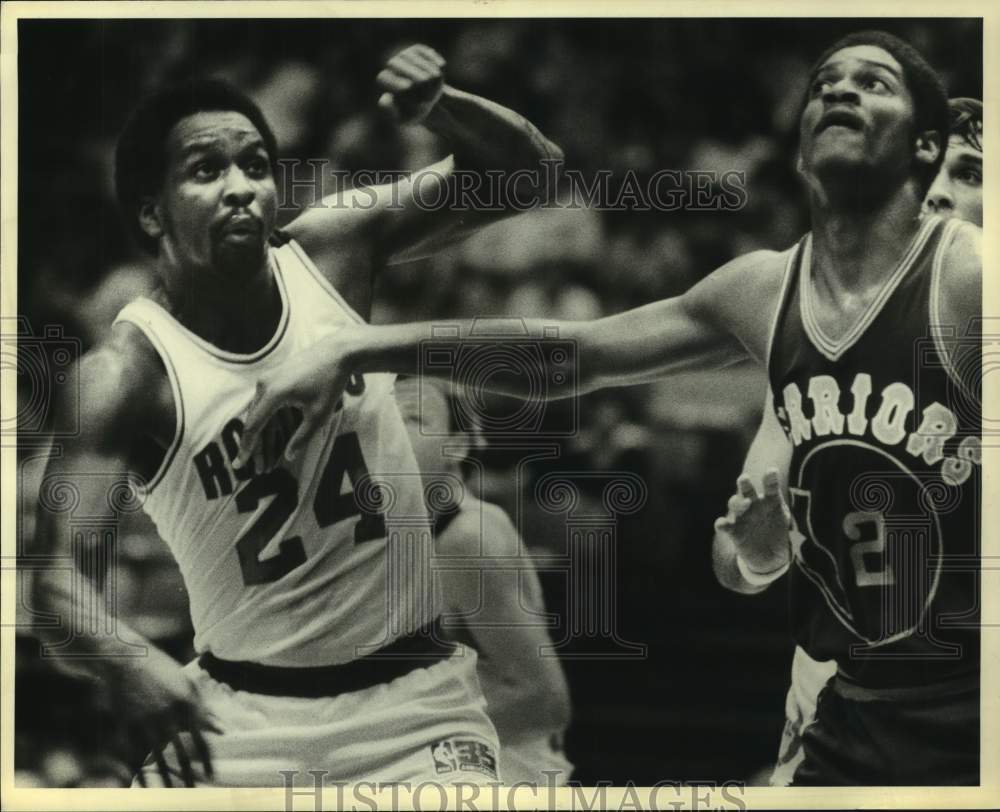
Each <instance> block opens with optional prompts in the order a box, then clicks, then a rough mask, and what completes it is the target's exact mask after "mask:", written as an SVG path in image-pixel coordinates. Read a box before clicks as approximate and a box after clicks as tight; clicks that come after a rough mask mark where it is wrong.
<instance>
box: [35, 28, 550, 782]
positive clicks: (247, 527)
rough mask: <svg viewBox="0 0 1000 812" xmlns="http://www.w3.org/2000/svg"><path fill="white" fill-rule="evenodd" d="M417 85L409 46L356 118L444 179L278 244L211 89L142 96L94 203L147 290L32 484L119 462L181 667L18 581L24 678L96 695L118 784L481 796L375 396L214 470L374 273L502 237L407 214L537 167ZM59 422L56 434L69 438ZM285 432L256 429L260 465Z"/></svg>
mask: <svg viewBox="0 0 1000 812" xmlns="http://www.w3.org/2000/svg"><path fill="white" fill-rule="evenodd" d="M443 66H444V60H443V59H442V58H441V57H440V56H439V55H438V54H437V53H436V52H435V51H433V50H432V49H430V48H428V47H426V46H423V45H415V46H411V47H409V48H407V49H406V50H404V51H402V52H401V53H399V54H398V55H396V56H395V57H393V58H392V59H391V60H390V61H389V62H388V64H387V65H386V67H385V69H384V70H383V71H382V72H381V73H380V74H379V76H378V79H377V84H378V86H379V89H380V91H381V92H382V95H381V97H380V98H379V105H380V106H381V107H382V108H384V110H385V111H386V112H387V113H391V114H394V115H395V116H396V117H397V118H398V119H399V120H402V121H408V122H423V123H424V124H425V125H426V126H427V127H428V128H430V129H431V130H432V131H433V132H435V133H436V134H438V135H439V136H441V137H442V138H443V139H444V141H445V142H446V143H448V144H449V145H450V147H451V149H452V150H453V155H452V156H450V157H449V158H447V159H445V160H444V161H442V162H440V163H439V164H436V165H434V167H432V169H433V170H434V171H433V172H431V173H427V174H424V175H420V174H418V175H417V176H415V177H414V179H413V180H412V181H410V180H403V181H400V182H398V183H396V184H393V185H391V186H386V187H376V188H373V189H371V188H369V189H356V190H352V191H349V192H343V193H339V194H338V195H337V196H336V198H335V199H333V198H331V199H324V201H322V204H321V205H318V206H314V207H311V208H309V209H308V210H306V211H305V212H303V213H302V214H301V216H299V217H298V218H297V219H296V220H294V221H293V222H292V223H290V224H289V226H288V227H287V230H286V231H283V232H277V231H274V224H275V216H276V207H277V195H276V189H275V182H274V175H273V167H274V165H275V161H276V159H277V154H276V145H275V139H274V136H273V134H272V132H271V130H270V127H269V126H268V124H267V122H266V121H265V120H264V118H263V116H262V115H261V113H260V111H259V109H258V108H257V107H256V105H254V104H253V102H252V101H250V100H249V99H248V98H246V97H245V96H243V95H242V94H240V93H239V92H238V91H236V90H234V89H233V88H231V87H229V86H227V85H223V84H220V83H216V82H209V81H200V82H193V83H190V84H187V85H183V86H178V87H173V88H167V89H165V90H163V91H162V92H160V93H158V94H155V95H154V96H152V97H150V98H149V99H147V100H146V101H145V102H144V103H143V104H142V105H141V106H140V107H139V109H138V110H137V111H136V112H135V113H134V115H133V117H132V118H131V120H130V121H129V123H128V124H127V125H126V128H125V130H124V131H123V133H122V136H121V138H120V140H119V144H118V148H117V152H116V186H117V193H118V197H119V202H120V204H121V206H122V209H123V212H124V214H125V216H126V221H127V223H128V225H129V226H130V227H131V228H132V229H133V230H134V231H135V234H136V236H137V237H138V239H139V241H140V243H141V244H142V246H143V247H144V248H145V249H146V250H147V251H148V252H149V253H150V254H151V255H153V256H154V257H155V262H156V267H157V270H158V272H159V275H160V279H161V282H162V286H161V288H160V289H159V290H158V291H157V292H156V294H155V295H154V296H153V297H151V298H148V299H147V298H140V299H138V300H136V301H134V302H133V303H131V304H130V305H128V306H127V307H126V308H125V309H124V310H122V312H121V313H120V315H119V316H118V319H117V320H116V322H115V326H114V329H113V330H112V334H111V338H110V340H109V341H108V342H107V343H105V344H103V345H101V346H99V347H97V348H95V349H94V350H92V351H91V352H89V353H88V354H87V355H86V356H85V357H84V358H83V359H82V360H81V363H80V365H79V368H78V371H77V379H76V382H75V385H76V386H78V387H79V392H80V399H79V402H80V414H79V415H78V418H79V421H80V431H79V433H78V436H76V437H74V438H73V439H72V440H71V441H69V442H66V443H65V444H64V445H63V446H62V448H61V451H60V453H58V454H54V455H53V458H52V460H51V462H50V465H49V467H48V471H47V473H46V479H45V482H46V483H47V487H48V488H49V493H50V495H52V494H57V493H59V492H61V491H59V490H58V488H60V487H61V488H63V489H65V488H66V487H68V488H70V489H75V488H85V487H87V483H88V481H90V475H91V474H93V473H94V472H95V468H96V469H97V470H100V468H99V462H95V461H94V460H95V458H96V459H98V460H100V459H101V457H102V455H106V456H108V457H119V458H124V459H125V460H127V466H126V467H127V469H128V470H127V471H126V472H123V473H124V474H127V475H129V476H131V477H133V478H137V479H138V480H139V482H140V490H141V495H142V497H143V500H144V501H143V507H144V509H145V510H146V511H147V512H148V513H149V515H150V516H151V517H152V518H153V520H154V521H155V523H156V525H157V529H158V531H159V533H160V535H161V536H162V537H163V539H164V540H165V541H166V543H167V544H168V546H169V547H170V548H171V551H172V552H173V554H174V556H175V557H176V558H177V560H178V563H179V565H180V569H181V572H182V574H183V576H184V580H185V584H186V587H187V591H188V593H189V596H190V602H191V612H192V620H193V625H194V629H195V648H196V650H197V652H198V654H199V655H200V656H199V658H198V660H197V661H195V662H193V663H191V664H190V665H189V666H188V667H186V668H181V667H180V666H179V665H178V664H177V663H176V662H175V661H173V660H171V659H170V658H169V657H167V656H166V655H165V654H163V653H162V652H159V651H157V650H156V649H155V648H154V647H152V646H150V645H149V644H148V641H144V640H142V639H141V638H140V637H139V636H138V635H137V634H135V633H134V632H133V631H131V630H130V629H128V628H127V627H126V626H125V624H123V623H120V622H119V623H117V624H116V623H115V622H114V617H113V597H114V596H113V594H109V595H106V596H99V595H97V594H95V592H94V590H93V589H92V588H91V586H90V585H89V584H88V583H87V582H86V581H85V580H83V579H71V578H69V577H68V576H66V574H65V572H64V571H63V570H60V569H57V568H54V569H52V570H46V571H44V572H41V573H39V574H38V577H37V579H36V580H35V582H34V594H35V596H36V601H37V604H36V605H38V606H40V608H41V609H42V610H43V611H46V612H49V613H51V614H52V615H54V616H56V617H58V618H59V619H61V625H60V626H59V627H58V628H52V629H42V630H40V633H41V634H42V635H43V638H44V642H45V643H47V644H48V645H47V646H46V649H45V653H46V654H48V655H51V656H53V657H54V658H55V660H56V662H63V663H68V664H75V665H78V666H79V667H81V668H83V669H84V670H85V671H87V672H88V673H90V674H92V675H94V676H95V677H96V678H98V679H100V680H102V681H104V682H105V683H106V684H107V685H108V686H109V688H110V690H111V692H112V696H113V697H114V701H115V703H116V708H117V710H118V712H119V718H120V719H121V722H122V731H121V733H122V734H123V735H124V736H125V737H126V739H127V748H128V751H129V752H130V753H133V754H134V753H135V752H137V751H140V752H142V753H147V752H150V751H152V755H151V756H150V758H149V759H147V762H146V765H145V767H144V768H143V770H142V771H141V772H140V773H139V776H138V782H139V783H148V782H153V781H156V782H159V783H165V784H167V785H177V784H187V785H193V784H213V783H214V784H216V785H222V786H283V785H287V783H288V782H289V775H290V776H291V780H292V782H293V783H301V782H305V783H306V784H307V785H309V786H312V782H313V776H311V775H308V774H306V772H305V771H306V770H324V771H326V773H325V776H326V779H327V780H362V779H365V780H370V781H378V782H395V781H415V780H421V779H425V778H426V779H431V780H434V781H439V782H443V783H452V782H456V781H457V782H486V781H493V780H496V777H497V775H496V755H497V754H496V736H495V731H494V728H493V726H492V724H491V723H490V721H489V719H488V717H487V716H486V714H485V712H484V705H485V703H484V700H483V698H482V694H481V692H480V689H479V687H478V682H477V680H476V676H475V656H474V654H473V653H471V652H468V653H465V656H462V655H463V652H462V650H461V649H460V648H459V647H456V646H455V645H453V644H451V643H448V642H447V641H445V640H444V639H443V637H442V636H441V635H439V634H437V632H436V627H437V618H438V614H439V607H438V606H436V605H435V603H434V601H433V600H432V590H431V588H430V583H429V580H428V576H429V557H430V535H429V526H428V519H427V514H426V510H425V507H424V500H423V492H422V487H421V482H420V476H419V471H418V469H417V467H416V461H415V459H414V456H413V451H412V448H411V447H410V443H409V440H408V438H407V435H406V429H405V427H404V425H403V422H402V419H401V418H400V415H399V411H398V409H397V408H396V405H395V400H394V398H393V394H392V387H393V378H392V376H387V375H365V376H361V375H358V376H355V377H354V379H353V380H352V382H351V385H350V386H349V387H348V388H347V389H346V390H345V391H344V392H343V393H342V397H340V398H339V399H338V402H337V403H331V404H329V407H328V408H327V409H326V412H325V414H324V415H323V416H322V418H321V422H322V424H323V425H322V428H321V429H320V430H318V431H317V432H316V433H315V434H314V435H313V437H312V439H311V441H310V442H309V444H308V446H307V447H306V448H303V449H302V453H301V454H300V456H299V457H297V458H296V460H295V461H294V462H290V463H289V464H287V465H281V466H277V467H274V466H272V467H269V468H268V470H267V471H264V470H263V468H262V467H260V466H256V465H254V464H246V465H237V464H235V462H234V461H235V458H236V455H237V452H238V451H239V449H240V434H241V431H242V427H243V422H242V418H243V415H244V413H245V410H246V407H247V405H248V403H249V402H250V399H251V397H252V395H253V393H254V387H255V384H256V381H257V380H258V379H259V378H260V377H262V376H267V375H269V374H271V373H273V372H274V371H276V370H278V369H280V368H281V367H282V366H283V365H285V364H287V363H289V361H290V359H291V358H293V357H294V356H295V355H296V354H297V353H300V352H302V351H307V350H308V349H309V348H310V347H311V346H313V345H315V344H316V342H318V341H320V340H321V339H322V338H323V337H324V336H328V335H330V334H331V333H333V332H336V331H337V330H340V329H344V328H345V327H346V326H347V325H360V324H363V323H364V317H365V316H366V315H367V314H368V311H369V306H370V298H371V290H372V284H373V279H374V276H375V274H376V272H377V270H378V268H379V267H381V266H383V265H384V264H385V263H387V262H394V261H399V260H401V259H406V258H410V257H413V256H415V255H419V254H420V253H422V252H427V251H432V250H434V249H435V248H436V247H437V246H440V245H441V244H443V243H445V242H448V241H453V240H455V239H456V238H459V237H461V236H462V235H463V234H466V233H468V232H469V231H470V230H471V229H473V228H474V227H476V226H478V225H480V224H482V223H485V222H489V221H491V220H496V219H498V218H500V217H503V216H507V215H509V214H512V213H514V211H513V209H512V208H511V207H510V206H509V205H508V207H507V208H505V209H504V210H503V211H491V212H485V213H484V212H473V213H470V212H468V211H467V207H466V208H460V207H458V206H452V205H438V206H435V207H434V208H433V209H428V208H426V207H424V206H421V205H418V203H419V200H418V197H417V192H416V191H415V187H416V184H418V183H419V184H420V187H421V188H420V199H422V200H435V201H438V202H439V203H441V202H442V201H443V202H444V203H452V202H454V201H456V200H457V198H456V194H457V189H458V184H457V181H456V174H455V173H456V170H457V169H474V170H481V169H484V168H491V169H500V170H515V169H527V170H536V169H539V170H540V167H539V166H538V161H539V160H540V159H543V158H553V157H558V156H559V154H560V153H559V150H558V148H557V147H555V146H554V145H553V144H551V143H550V142H549V141H547V140H546V139H545V138H544V137H542V136H541V135H540V134H539V132H538V131H537V130H536V129H535V128H534V127H533V126H532V125H531V124H530V123H528V122H527V121H526V120H525V119H524V118H522V117H521V116H519V115H517V114H515V113H513V112H511V111H510V110H507V109H506V108H503V107H500V106H499V105H496V104H494V103H492V102H489V101H487V100H485V99H481V98H479V97H476V96H472V95H469V94H466V93H463V92H461V91H458V90H455V89H453V88H451V87H449V86H447V85H445V84H444V81H443V73H442V69H443ZM529 180H530V178H529ZM534 191H535V192H538V193H540V194H541V193H545V191H546V190H544V189H538V188H536V189H535V190H534ZM517 192H518V193H519V194H520V195H521V197H520V200H521V201H523V200H525V199H527V198H526V195H525V194H524V189H523V188H520V189H518V190H517ZM495 208H496V207H495ZM67 408H68V407H67V406H66V404H58V405H57V415H58V417H57V425H59V424H60V423H59V421H71V420H73V419H74V418H76V417H77V415H75V414H69V413H67ZM310 415H311V413H310ZM297 419H298V416H297V415H295V414H292V413H288V412H286V413H283V414H281V415H280V416H279V417H278V418H277V419H276V420H275V422H274V423H273V424H271V427H272V428H273V429H274V435H273V438H274V439H275V442H276V445H275V446H274V447H269V449H268V452H269V454H271V455H272V458H273V456H274V454H276V453H277V452H278V451H280V446H281V441H282V438H283V437H287V436H288V434H289V432H290V429H291V428H293V427H294V425H295V421H296V420H297ZM53 498H55V497H53ZM53 498H48V499H47V498H46V491H45V487H44V486H43V493H42V499H41V504H42V508H41V510H40V517H39V522H38V530H37V534H36V536H35V538H34V540H33V547H32V548H31V550H30V552H31V553H32V554H34V555H43V556H56V557H61V558H62V559H63V560H70V557H71V556H72V555H73V545H74V541H73V539H72V538H71V532H70V526H69V524H68V513H69V511H61V512H60V511H59V510H57V509H56V507H54V505H55V504H56V503H55V502H54V501H53ZM70 619H73V620H74V621H75V622H76V626H74V627H73V628H72V629H69V630H68V629H67V626H66V623H67V621H69V620H70ZM138 654H141V655H142V656H136V655H138ZM109 738H110V733H109ZM209 750H211V751H212V753H213V756H214V757H213V759H211V760H210V759H209V756H208V751H209ZM196 755H197V756H199V757H200V758H198V759H195V758H194V756H196ZM213 766H214V772H213V771H212V767H213Z"/></svg>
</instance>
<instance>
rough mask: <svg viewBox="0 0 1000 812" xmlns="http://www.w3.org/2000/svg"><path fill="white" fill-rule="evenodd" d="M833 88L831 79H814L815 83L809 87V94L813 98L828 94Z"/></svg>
mask: <svg viewBox="0 0 1000 812" xmlns="http://www.w3.org/2000/svg"><path fill="white" fill-rule="evenodd" d="M831 87H833V82H831V81H830V80H829V79H814V80H813V83H812V84H811V85H810V86H809V93H810V95H812V96H819V95H820V94H822V93H826V91H827V90H829V89H830V88H831Z"/></svg>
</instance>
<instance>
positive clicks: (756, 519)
mask: <svg viewBox="0 0 1000 812" xmlns="http://www.w3.org/2000/svg"><path fill="white" fill-rule="evenodd" d="M948 107H949V110H950V111H951V131H950V134H949V140H948V148H947V151H946V152H945V156H944V163H942V164H941V169H940V171H939V172H938V174H937V177H936V178H935V179H934V183H933V184H932V185H931V188H930V191H929V192H928V193H927V197H926V198H925V200H924V209H925V211H926V212H927V213H929V214H938V215H940V216H942V217H945V218H947V217H957V218H958V219H960V220H965V221H966V222H969V223H975V224H976V225H977V226H979V227H980V228H981V227H982V225H983V142H982V133H983V105H982V102H981V101H979V100H978V99H966V98H955V99H950V100H949V102H948ZM791 457H792V446H791V444H790V443H789V442H788V439H787V438H786V437H785V433H784V431H783V430H782V428H781V426H780V425H779V423H778V420H777V418H776V417H775V414H774V407H773V403H772V398H771V396H770V394H769V395H768V397H767V398H766V401H765V403H764V411H763V416H762V418H761V423H760V427H759V428H758V429H757V434H756V435H755V436H754V439H753V442H752V443H751V445H750V449H749V451H748V452H747V458H746V460H745V461H744V463H743V473H742V475H741V477H740V478H739V480H738V482H737V493H735V494H734V495H733V496H732V497H731V498H730V502H729V505H728V512H727V514H726V516H724V517H721V518H719V519H718V520H717V521H716V523H715V531H716V532H715V538H714V539H713V542H712V564H713V567H714V569H715V573H716V577H717V578H718V579H719V582H720V583H721V584H722V585H723V586H725V587H727V588H728V589H731V590H733V591H735V592H741V593H743V594H748V595H750V594H756V593H759V592H762V591H763V590H765V589H767V587H768V586H769V585H770V583H772V582H773V581H771V580H769V579H767V578H764V579H761V578H753V576H752V575H751V578H752V581H748V580H747V578H746V577H745V576H744V574H743V569H745V567H744V568H741V567H740V566H739V561H740V559H739V556H740V555H741V554H742V555H744V557H745V556H747V555H750V554H751V553H750V550H752V549H754V548H757V549H760V550H764V551H769V550H770V549H771V547H772V546H773V545H775V544H779V545H780V544H781V543H782V539H783V536H784V535H785V532H786V528H787V526H788V523H789V521H790V519H791V515H790V513H789V511H788V507H787V505H786V504H785V502H784V498H783V495H782V494H783V488H784V487H785V485H784V483H786V482H787V481H788V469H789V465H790V464H791ZM757 482H759V483H761V486H762V488H761V492H760V493H761V495H760V496H759V495H758V493H757V489H756V488H755V487H754V483H757ZM764 554H765V555H767V554H768V553H767V552H765V553H764ZM768 563H770V562H768ZM775 580H776V579H775ZM836 673H837V663H836V662H835V661H834V660H824V661H817V660H814V659H813V658H812V657H810V656H809V655H808V654H807V653H806V652H805V650H804V649H803V648H802V647H801V646H796V647H795V653H794V655H793V657H792V679H791V686H790V687H789V689H788V696H787V698H786V700H785V725H784V729H783V730H782V734H781V743H780V746H779V748H778V759H777V762H776V766H775V769H774V772H773V774H772V775H771V778H770V783H771V785H772V786H786V785H788V784H789V783H790V782H791V780H792V776H793V775H794V773H795V769H796V767H797V766H798V764H799V762H800V761H801V759H802V757H803V752H802V731H803V729H804V728H805V727H806V726H807V725H808V724H809V723H810V722H811V720H812V719H813V718H814V717H815V714H816V701H817V698H818V697H819V693H820V691H821V690H822V689H823V686H825V685H826V684H827V683H828V682H829V681H830V679H832V678H833V676H834V674H836Z"/></svg>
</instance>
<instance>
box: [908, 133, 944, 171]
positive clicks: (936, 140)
mask: <svg viewBox="0 0 1000 812" xmlns="http://www.w3.org/2000/svg"><path fill="white" fill-rule="evenodd" d="M941 150H942V146H941V133H939V132H938V131H937V130H927V131H926V132H922V133H920V134H919V135H918V136H917V142H916V145H915V146H914V157H915V158H916V159H917V161H918V162H919V163H922V164H927V165H928V166H930V165H931V164H933V163H934V162H935V161H936V160H937V159H938V156H939V155H940V154H941Z"/></svg>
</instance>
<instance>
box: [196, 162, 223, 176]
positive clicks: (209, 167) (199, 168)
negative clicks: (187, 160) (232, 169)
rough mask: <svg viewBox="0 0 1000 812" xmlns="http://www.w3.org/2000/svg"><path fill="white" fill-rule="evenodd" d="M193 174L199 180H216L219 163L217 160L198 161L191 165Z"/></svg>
mask: <svg viewBox="0 0 1000 812" xmlns="http://www.w3.org/2000/svg"><path fill="white" fill-rule="evenodd" d="M191 174H192V175H193V176H194V177H195V178H196V179H197V180H214V179H215V178H217V177H218V176H219V165H218V163H217V162H215V161H198V162H197V163H196V164H194V165H193V166H192V167H191Z"/></svg>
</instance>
